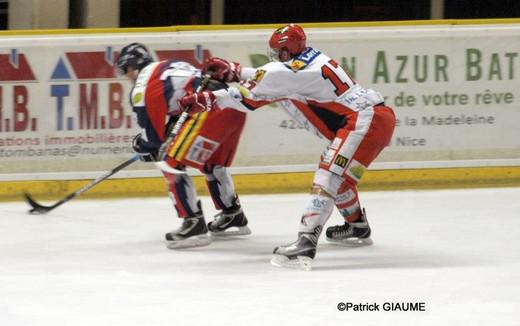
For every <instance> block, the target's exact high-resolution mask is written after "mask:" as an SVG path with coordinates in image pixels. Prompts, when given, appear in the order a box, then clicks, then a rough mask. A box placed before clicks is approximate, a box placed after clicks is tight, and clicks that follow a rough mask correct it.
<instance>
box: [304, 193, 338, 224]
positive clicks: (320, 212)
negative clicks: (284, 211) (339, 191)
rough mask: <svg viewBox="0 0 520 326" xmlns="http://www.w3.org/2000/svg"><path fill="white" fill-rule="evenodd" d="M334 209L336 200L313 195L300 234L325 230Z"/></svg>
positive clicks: (308, 203)
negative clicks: (318, 227) (317, 228)
mask: <svg viewBox="0 0 520 326" xmlns="http://www.w3.org/2000/svg"><path fill="white" fill-rule="evenodd" d="M333 209H334V198H332V197H329V196H325V195H317V194H312V195H311V196H310V198H309V200H308V201H307V205H306V206H305V209H304V212H303V215H302V219H301V221H300V226H299V229H298V232H305V233H311V232H314V231H315V229H316V227H317V226H320V230H321V229H322V228H323V226H324V225H325V223H326V222H327V220H328V219H329V217H330V215H331V214H332V210H333Z"/></svg>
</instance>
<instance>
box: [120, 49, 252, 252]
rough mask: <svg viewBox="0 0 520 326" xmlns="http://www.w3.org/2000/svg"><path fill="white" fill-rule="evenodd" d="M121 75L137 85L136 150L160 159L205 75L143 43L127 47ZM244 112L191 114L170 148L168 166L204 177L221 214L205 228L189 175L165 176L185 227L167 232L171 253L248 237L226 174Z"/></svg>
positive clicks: (219, 84) (210, 86) (215, 84)
mask: <svg viewBox="0 0 520 326" xmlns="http://www.w3.org/2000/svg"><path fill="white" fill-rule="evenodd" d="M117 68H118V71H119V73H120V74H122V75H125V76H127V77H128V78H129V79H131V80H132V81H133V82H134V86H133V89H132V91H131V96H130V101H131V104H132V107H133V111H134V112H135V113H136V115H137V122H138V125H139V126H140V127H141V128H142V131H141V132H140V133H139V134H137V135H136V136H135V138H134V140H133V143H132V147H133V150H134V151H135V152H136V153H137V154H139V156H140V158H141V160H142V161H146V162H150V161H155V160H157V158H158V157H157V156H158V151H159V148H160V146H161V144H162V143H163V142H164V141H165V139H166V138H167V133H168V132H169V128H172V127H173V125H174V124H175V122H176V121H177V119H178V116H179V114H180V113H182V108H181V107H180V106H179V103H178V101H179V99H181V98H182V97H183V96H185V95H186V94H190V93H193V92H194V90H195V89H196V87H197V86H198V85H199V84H200V83H201V72H200V70H198V69H196V68H195V67H193V66H192V65H190V64H188V63H186V62H182V61H173V60H165V61H160V62H154V61H153V59H152V57H151V55H150V53H149V52H148V50H147V48H146V47H145V46H144V45H142V44H139V43H132V44H129V45H127V46H125V47H124V48H123V49H122V50H121V53H120V55H119V57H118V59H117ZM226 87H227V86H226V85H225V84H224V83H222V82H217V81H211V80H210V81H209V83H208V84H207V88H208V89H212V90H217V89H219V88H226ZM244 124H245V113H243V112H239V111H236V110H214V111H212V112H202V113H200V114H196V115H193V116H190V118H188V119H187V120H186V122H185V123H184V126H183V127H182V129H180V131H179V133H178V135H177V136H176V138H175V139H174V141H173V142H172V143H171V146H170V147H169V150H168V160H167V163H168V164H169V165H170V166H171V167H173V168H175V169H177V170H185V169H186V167H193V168H197V169H199V170H200V171H201V172H202V173H203V174H204V176H205V179H206V185H207V187H208V190H209V193H210V195H211V198H212V199H213V203H214V205H215V207H216V208H217V209H218V210H219V211H220V212H219V214H217V216H216V217H215V220H214V221H213V222H210V223H209V224H208V225H207V226H206V222H205V219H204V215H203V212H202V208H201V203H200V201H199V200H198V199H197V194H196V192H195V187H194V185H193V182H192V180H191V178H190V177H189V176H188V175H187V174H171V173H166V172H164V177H165V179H166V183H167V186H168V191H169V194H170V197H171V199H172V201H173V204H174V206H175V209H176V210H177V214H178V216H179V217H180V218H181V219H182V224H181V226H180V227H179V228H178V229H177V230H174V231H172V232H169V233H166V235H165V238H166V241H167V247H168V248H170V249H175V248H186V247H196V246H204V245H208V244H210V242H211V240H210V237H208V234H207V233H208V229H209V231H210V232H211V234H212V235H215V236H227V235H247V234H249V233H251V231H250V230H249V228H248V227H247V223H248V221H247V218H246V216H245V215H244V213H243V211H242V208H241V206H240V203H239V201H238V197H237V195H236V193H235V189H234V184H233V180H232V178H231V175H230V174H229V172H228V171H227V169H226V167H228V166H229V165H230V164H231V162H232V161H233V157H234V154H235V151H236V148H237V146H238V141H239V138H240V134H241V132H242V129H243V127H244Z"/></svg>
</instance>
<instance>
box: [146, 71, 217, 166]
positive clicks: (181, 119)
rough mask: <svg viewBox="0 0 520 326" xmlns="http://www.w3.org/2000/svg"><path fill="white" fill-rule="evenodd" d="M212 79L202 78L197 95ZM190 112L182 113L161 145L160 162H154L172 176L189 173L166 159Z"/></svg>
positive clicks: (196, 91)
mask: <svg viewBox="0 0 520 326" xmlns="http://www.w3.org/2000/svg"><path fill="white" fill-rule="evenodd" d="M210 78H211V76H210V75H204V76H203V77H202V80H201V82H200V84H199V86H197V88H196V89H195V93H198V92H200V91H202V90H203V89H204V88H206V85H207V84H208V82H209V80H210ZM189 111H190V110H189V108H188V109H187V110H186V111H184V112H182V114H181V115H180V116H179V119H178V120H177V122H176V123H175V125H174V126H173V128H172V131H171V132H170V134H169V135H168V138H166V140H165V141H164V143H163V144H162V145H161V148H160V149H159V154H158V155H157V157H158V158H159V161H157V162H154V164H155V166H156V167H158V168H159V169H161V170H162V171H164V172H168V173H171V174H186V173H187V172H186V171H183V170H178V169H176V168H173V167H171V166H170V165H169V164H168V163H166V158H167V155H168V153H167V151H168V148H169V147H170V145H171V144H172V143H173V141H174V140H175V137H177V134H178V133H179V131H180V130H181V128H182V126H183V125H184V122H186V120H187V119H188V117H189Z"/></svg>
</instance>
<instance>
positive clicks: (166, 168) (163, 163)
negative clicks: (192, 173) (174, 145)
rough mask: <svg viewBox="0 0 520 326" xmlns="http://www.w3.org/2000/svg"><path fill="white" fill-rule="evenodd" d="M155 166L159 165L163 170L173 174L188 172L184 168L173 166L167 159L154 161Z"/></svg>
mask: <svg viewBox="0 0 520 326" xmlns="http://www.w3.org/2000/svg"><path fill="white" fill-rule="evenodd" d="M154 164H155V166H156V167H158V168H159V169H160V170H161V171H163V172H166V173H171V174H186V173H187V172H186V171H183V170H177V169H175V168H172V167H171V166H170V165H168V163H166V161H158V162H154Z"/></svg>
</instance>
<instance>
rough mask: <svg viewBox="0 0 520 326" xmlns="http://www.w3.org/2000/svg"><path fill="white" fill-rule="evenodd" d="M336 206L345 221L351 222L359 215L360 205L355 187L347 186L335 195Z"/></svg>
mask: <svg viewBox="0 0 520 326" xmlns="http://www.w3.org/2000/svg"><path fill="white" fill-rule="evenodd" d="M336 207H337V208H338V210H339V212H340V214H341V215H342V216H343V218H344V219H345V221H347V222H349V223H352V222H355V221H356V220H358V219H359V217H360V216H361V214H360V213H361V207H360V204H359V197H358V193H357V190H356V188H347V190H346V191H343V192H340V193H339V194H338V196H337V197H336Z"/></svg>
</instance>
